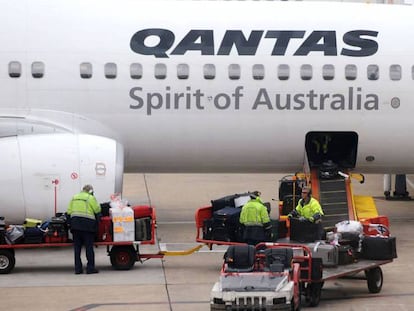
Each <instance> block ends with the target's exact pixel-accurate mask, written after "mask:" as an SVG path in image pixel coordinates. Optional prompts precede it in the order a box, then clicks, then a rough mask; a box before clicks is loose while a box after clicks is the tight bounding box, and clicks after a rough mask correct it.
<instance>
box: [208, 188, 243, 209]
mask: <svg viewBox="0 0 414 311" xmlns="http://www.w3.org/2000/svg"><path fill="white" fill-rule="evenodd" d="M249 200H250V194H249V193H248V192H246V193H242V194H237V193H236V194H232V195H228V196H225V197H222V198H220V199H216V200H212V201H211V207H212V209H213V212H215V211H218V210H221V209H223V208H225V207H242V206H243V205H244V204H246V203H247V202H248V201H249Z"/></svg>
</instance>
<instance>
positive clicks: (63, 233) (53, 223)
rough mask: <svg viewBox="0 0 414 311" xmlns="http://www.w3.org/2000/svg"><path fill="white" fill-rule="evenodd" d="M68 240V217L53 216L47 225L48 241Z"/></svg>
mask: <svg viewBox="0 0 414 311" xmlns="http://www.w3.org/2000/svg"><path fill="white" fill-rule="evenodd" d="M67 240H68V227H67V223H66V217H64V216H61V217H52V218H51V220H50V221H49V223H48V226H47V232H46V235H45V242H46V243H66V242H67Z"/></svg>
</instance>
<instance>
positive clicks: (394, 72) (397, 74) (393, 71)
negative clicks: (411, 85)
mask: <svg viewBox="0 0 414 311" xmlns="http://www.w3.org/2000/svg"><path fill="white" fill-rule="evenodd" d="M401 75H402V70H401V66H400V65H391V66H390V79H391V80H392V81H398V80H401Z"/></svg>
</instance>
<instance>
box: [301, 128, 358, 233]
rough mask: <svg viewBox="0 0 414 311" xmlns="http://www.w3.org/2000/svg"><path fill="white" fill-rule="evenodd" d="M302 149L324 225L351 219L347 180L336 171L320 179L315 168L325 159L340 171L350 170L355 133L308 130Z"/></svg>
mask: <svg viewBox="0 0 414 311" xmlns="http://www.w3.org/2000/svg"><path fill="white" fill-rule="evenodd" d="M305 148H306V155H307V157H308V160H309V166H310V168H311V183H312V191H313V194H314V196H315V197H316V198H317V199H319V202H320V203H321V205H322V208H323V210H324V213H325V216H324V227H333V226H334V225H335V224H336V223H338V222H340V221H342V220H349V219H355V213H354V206H353V200H352V190H351V187H350V181H349V180H347V179H344V178H343V177H342V176H340V175H337V174H334V175H333V176H332V177H329V178H321V176H322V175H321V173H320V172H319V170H320V168H321V167H322V166H324V165H323V164H324V163H325V164H326V162H328V161H332V162H333V163H335V164H336V165H337V166H338V169H339V170H340V171H342V172H344V173H348V171H349V170H350V169H353V168H354V167H355V164H356V159H357V149H358V135H357V134H356V133H355V132H309V133H308V134H307V135H306V142H305Z"/></svg>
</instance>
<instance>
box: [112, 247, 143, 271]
mask: <svg viewBox="0 0 414 311" xmlns="http://www.w3.org/2000/svg"><path fill="white" fill-rule="evenodd" d="M109 256H110V259H111V265H112V267H113V268H114V269H115V270H130V269H131V268H132V267H133V266H134V264H135V261H136V260H137V253H136V251H135V249H134V247H133V246H114V247H112V249H111V251H110V253H109Z"/></svg>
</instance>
